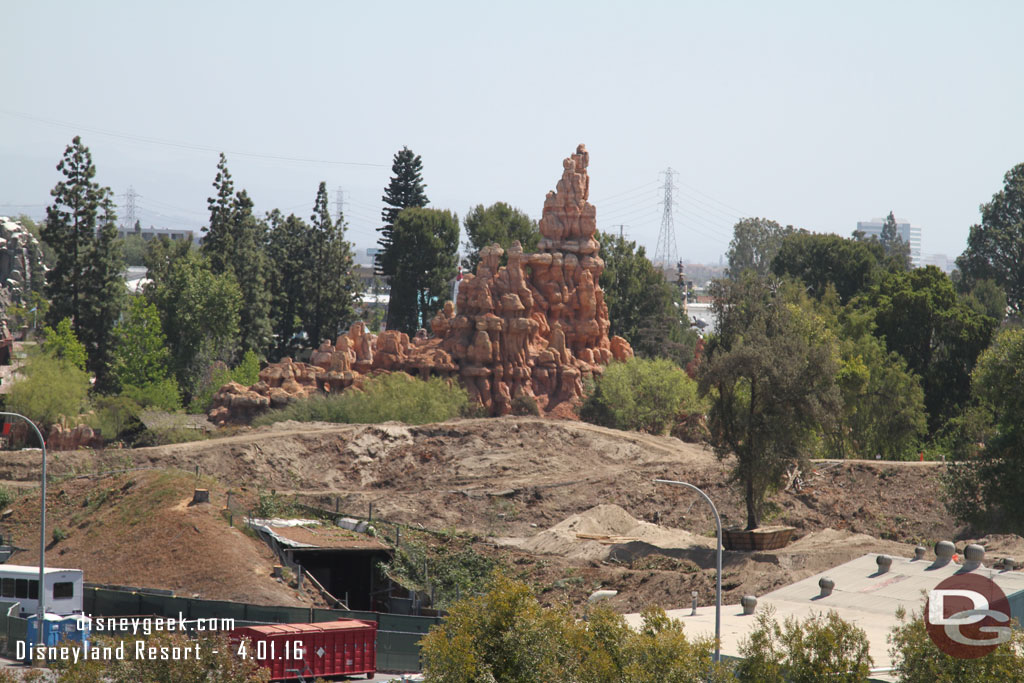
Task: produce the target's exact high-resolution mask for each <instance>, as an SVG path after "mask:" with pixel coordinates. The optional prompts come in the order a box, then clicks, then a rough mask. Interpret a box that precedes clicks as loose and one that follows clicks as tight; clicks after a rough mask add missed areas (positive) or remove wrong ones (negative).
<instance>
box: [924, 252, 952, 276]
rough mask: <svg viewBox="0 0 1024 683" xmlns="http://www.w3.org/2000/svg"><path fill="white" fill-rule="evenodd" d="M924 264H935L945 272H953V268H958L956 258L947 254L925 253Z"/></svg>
mask: <svg viewBox="0 0 1024 683" xmlns="http://www.w3.org/2000/svg"><path fill="white" fill-rule="evenodd" d="M923 264H924V265H926V266H935V267H936V268H938V269H939V270H941V271H942V272H944V273H952V272H953V269H954V268H956V260H955V259H951V258H949V257H948V256H946V255H945V254H925V256H924V259H923Z"/></svg>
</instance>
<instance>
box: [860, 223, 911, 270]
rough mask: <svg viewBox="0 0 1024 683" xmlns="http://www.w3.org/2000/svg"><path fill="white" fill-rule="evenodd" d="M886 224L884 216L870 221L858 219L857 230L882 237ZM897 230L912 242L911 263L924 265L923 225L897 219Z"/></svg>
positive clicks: (903, 237) (904, 239)
mask: <svg viewBox="0 0 1024 683" xmlns="http://www.w3.org/2000/svg"><path fill="white" fill-rule="evenodd" d="M883 225H885V219H884V218H875V219H872V220H870V221H857V231H858V232H863V233H864V235H865V236H866V237H867V238H868V239H871V237H872V236H874V237H877V238H878V239H881V238H882V226H883ZM896 231H897V232H898V233H899V236H900V239H902V240H903V241H904V242H908V243H910V264H911V265H912V266H913V267H914V268H920V267H921V266H922V265H924V263H923V261H922V260H921V226H920V225H911V224H910V221H908V220H905V219H903V218H897V219H896Z"/></svg>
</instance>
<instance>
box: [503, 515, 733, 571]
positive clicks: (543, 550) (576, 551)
mask: <svg viewBox="0 0 1024 683" xmlns="http://www.w3.org/2000/svg"><path fill="white" fill-rule="evenodd" d="M633 542H639V543H646V544H649V545H651V546H655V547H659V548H690V547H694V546H707V545H709V542H708V540H707V539H704V538H700V537H698V536H694V535H693V534H691V533H689V532H687V531H682V530H680V529H666V528H664V527H660V526H658V525H657V524H651V523H650V522H643V521H640V520H637V519H635V518H633V516H632V515H630V514H629V513H628V512H626V511H625V510H623V509H622V508H621V507H619V506H618V505H598V506H596V507H592V508H590V509H589V510H586V511H584V512H581V513H579V514H577V515H572V516H570V517H568V518H567V519H565V520H563V521H561V522H559V523H558V524H556V525H555V526H553V527H551V528H550V529H547V530H545V531H542V532H540V533H539V534H537V535H536V536H533V537H530V538H525V539H523V538H503V539H498V543H499V544H503V545H510V546H514V547H518V548H521V549H523V550H527V551H529V552H532V553H538V554H542V555H561V556H563V557H567V558H571V559H575V560H606V559H608V557H609V555H610V554H612V552H613V549H614V547H616V546H619V545H622V544H627V543H633ZM711 543H712V544H713V542H711Z"/></svg>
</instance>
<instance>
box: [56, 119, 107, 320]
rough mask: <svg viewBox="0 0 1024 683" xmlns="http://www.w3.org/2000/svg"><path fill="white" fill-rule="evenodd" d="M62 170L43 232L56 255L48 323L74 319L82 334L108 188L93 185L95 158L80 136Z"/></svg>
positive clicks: (60, 166)
mask: <svg viewBox="0 0 1024 683" xmlns="http://www.w3.org/2000/svg"><path fill="white" fill-rule="evenodd" d="M57 170H58V171H60V172H61V173H63V174H64V180H62V181H61V182H59V183H57V185H56V186H55V187H54V188H53V190H51V191H50V195H51V196H52V197H53V204H51V205H50V206H48V207H47V208H46V223H45V225H43V228H42V237H43V239H44V240H45V241H46V243H47V244H49V245H50V247H51V248H52V249H53V250H54V256H55V259H54V264H53V268H51V269H50V271H49V272H48V273H47V274H46V295H47V296H48V297H50V309H49V310H48V311H47V315H46V323H47V324H48V325H50V326H51V327H55V326H56V325H57V323H58V322H60V321H61V320H63V319H64V318H70V319H71V320H72V321H73V322H74V324H75V326H76V332H77V325H78V322H79V320H78V318H79V316H78V311H79V307H80V306H81V302H82V298H83V296H82V277H81V275H82V271H83V270H84V269H85V261H86V257H87V256H88V252H89V245H90V244H91V243H92V240H93V235H95V234H96V221H97V216H98V214H99V211H100V204H101V203H102V201H103V199H104V197H105V196H106V193H107V189H106V188H103V187H100V186H99V184H97V183H95V182H93V178H94V177H95V176H96V167H95V166H93V163H92V155H91V154H90V153H89V148H88V147H86V146H84V145H83V144H82V139H81V138H80V137H79V136H77V135H76V136H75V138H74V139H73V140H72V141H71V144H70V145H68V147H67V148H66V149H65V150H64V158H63V159H61V162H60V163H59V164H57Z"/></svg>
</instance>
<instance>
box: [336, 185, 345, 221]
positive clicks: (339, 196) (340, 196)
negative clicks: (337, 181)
mask: <svg viewBox="0 0 1024 683" xmlns="http://www.w3.org/2000/svg"><path fill="white" fill-rule="evenodd" d="M344 217H345V190H343V189H341V187H340V186H339V187H338V189H337V190H335V191H334V220H335V221H337V222H341V220H342V219H343V218H344Z"/></svg>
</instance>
